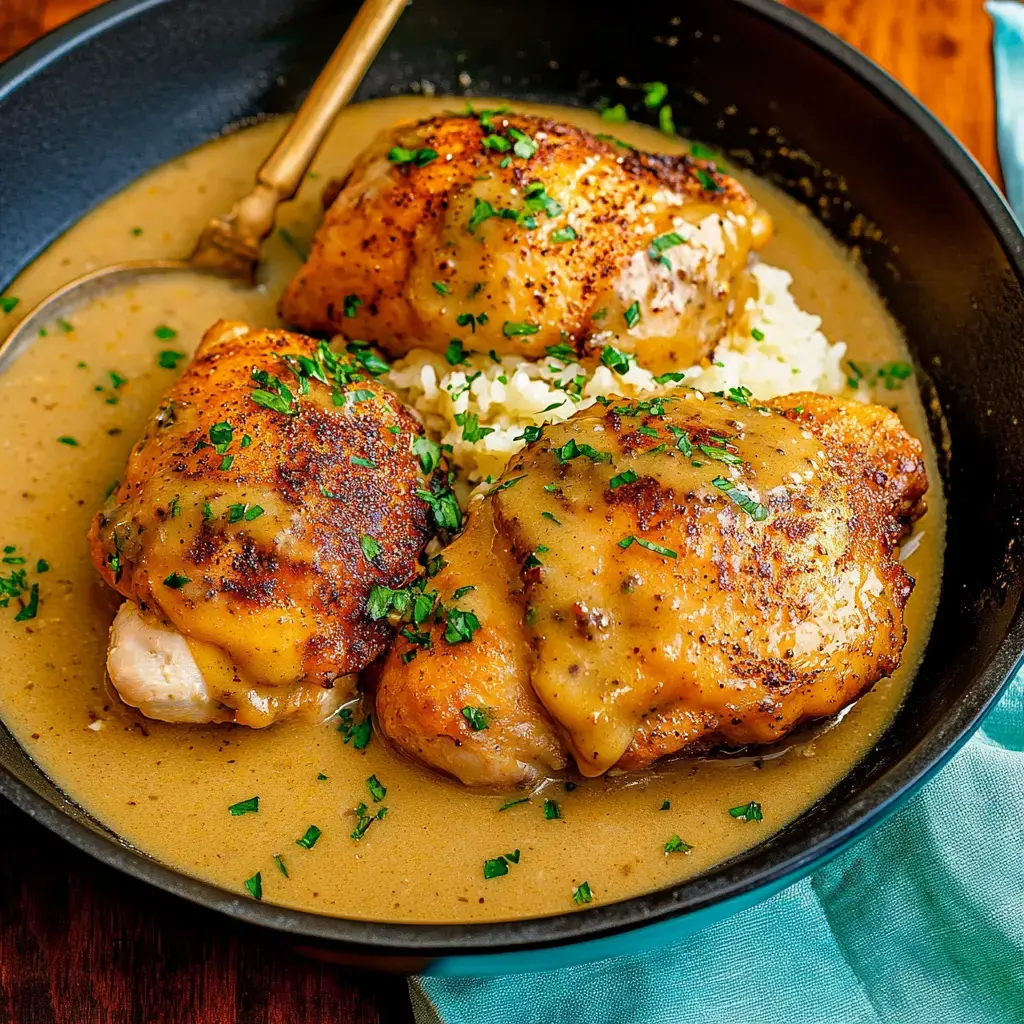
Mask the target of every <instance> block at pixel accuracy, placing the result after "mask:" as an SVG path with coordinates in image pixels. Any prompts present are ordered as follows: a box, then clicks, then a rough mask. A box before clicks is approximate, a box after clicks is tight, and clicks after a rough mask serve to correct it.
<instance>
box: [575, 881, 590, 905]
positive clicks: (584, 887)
mask: <svg viewBox="0 0 1024 1024" xmlns="http://www.w3.org/2000/svg"><path fill="white" fill-rule="evenodd" d="M572 901H573V903H578V904H583V903H592V902H593V901H594V894H593V892H591V890H590V883H589V882H580V884H579V885H578V886H576V888H575V889H573V891H572Z"/></svg>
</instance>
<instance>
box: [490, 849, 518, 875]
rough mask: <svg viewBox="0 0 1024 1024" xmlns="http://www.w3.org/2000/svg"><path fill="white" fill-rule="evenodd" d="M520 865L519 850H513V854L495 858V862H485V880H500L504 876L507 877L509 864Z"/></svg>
mask: <svg viewBox="0 0 1024 1024" xmlns="http://www.w3.org/2000/svg"><path fill="white" fill-rule="evenodd" d="M518 863H519V851H518V850H513V851H512V852H511V853H506V854H503V855H502V856H501V857H495V858H494V859H493V860H485V861H484V878H500V877H501V876H502V875H507V874H508V866H509V864H518Z"/></svg>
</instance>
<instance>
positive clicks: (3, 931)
mask: <svg viewBox="0 0 1024 1024" xmlns="http://www.w3.org/2000/svg"><path fill="white" fill-rule="evenodd" d="M789 2H790V4H791V6H793V7H795V8H796V9H797V10H800V11H802V12H803V13H804V14H807V15H810V16H811V17H812V18H815V19H817V20H818V21H820V22H821V23H822V24H823V25H825V26H826V27H827V28H829V29H831V30H832V31H834V32H837V33H838V34H839V35H841V36H843V37H844V38H846V39H848V40H849V41H850V42H851V43H853V45H854V46H857V47H859V48H860V49H861V50H863V51H864V52H866V53H867V54H868V55H869V56H871V57H873V58H874V59H875V60H877V61H878V62H879V63H880V64H882V65H883V66H884V67H885V68H887V69H888V70H889V71H891V72H892V73H893V74H895V75H896V77H897V78H899V79H900V80H901V81H902V82H903V83H904V84H905V85H907V86H908V87H909V88H910V89H911V90H912V91H913V92H914V93H915V94H916V95H917V96H919V97H920V98H921V100H922V101H923V102H924V103H925V104H926V105H927V106H929V107H931V109H932V110H933V111H935V113H936V114H938V116H939V117H940V118H942V120H943V121H945V123H946V124H947V125H948V126H949V127H950V129H952V131H953V132H954V133H955V134H956V135H957V136H958V137H959V138H960V139H961V140H962V141H963V142H964V143H965V144H966V145H967V146H968V148H969V149H970V150H971V151H972V152H973V153H974V155H975V156H976V157H977V158H978V160H979V161H980V162H981V163H982V164H983V165H984V167H985V168H986V169H987V170H988V171H989V173H991V174H993V175H995V176H998V164H997V159H996V144H995V124H994V121H995V104H994V99H993V92H992V61H991V53H990V46H991V26H990V24H989V21H988V18H987V16H986V15H985V13H984V11H983V9H982V0H789ZM96 4H97V0H0V59H2V58H4V57H6V56H8V55H9V54H10V53H12V52H13V51H14V50H16V49H18V48H19V47H21V46H24V45H26V44H27V43H29V42H30V41H31V40H32V39H34V38H35V37H36V36H38V35H40V34H42V33H43V32H45V31H47V30H49V29H51V28H53V27H55V26H56V25H58V24H60V23H61V22H62V21H65V20H67V19H68V18H70V17H72V16H74V15H75V14H78V13H80V12H81V11H84V10H86V9H88V8H89V7H94V6H96ZM0 836H3V838H4V843H3V849H4V856H3V862H2V870H0V1024H44V1022H45V1024H50V1022H53V1024H185V1022H190V1024H234V1022H238V1024H348V1022H358V1024H376V1022H379V1021H383V1022H387V1024H390V1022H397V1021H410V1020H411V1019H412V1018H411V1013H410V1011H409V1006H408V999H407V997H406V995H405V990H404V985H403V983H402V982H401V981H400V980H398V979H388V980H378V979H373V978H369V977H366V976H365V975H364V976H361V977H359V978H358V980H357V979H354V978H353V977H351V976H348V975H346V974H344V973H343V972H341V971H339V970H337V969H336V968H333V967H329V966H324V965H320V964H316V963H312V962H309V961H304V960H300V959H299V958H297V957H295V956H293V955H292V954H291V953H290V952H289V951H288V950H287V948H285V947H283V946H280V945H278V944H277V943H276V942H273V941H269V942H268V940H267V938H266V936H265V935H262V934H259V935H257V934H256V933H254V932H252V931H248V930H245V929H242V928H240V927H235V926H233V925H231V924H229V923H226V922H224V921H222V920H221V919H219V918H216V917H215V916H214V915H212V914H209V913H206V912H203V911H200V910H198V909H196V908H194V907H191V906H188V905H186V904H184V903H183V902H181V901H179V900H176V899H173V898H171V897H169V896H165V895H163V894H161V893H158V892H157V891H156V890H153V889H150V888H148V887H146V886H143V885H142V884H140V883H136V882H133V881H132V880H131V879H128V878H125V877H123V876H121V875H119V874H117V873H116V872H114V871H112V870H110V869H108V868H105V867H103V866H101V865H99V864H97V863H95V862H94V861H92V860H91V859H90V858H88V857H86V856H85V855H84V854H81V853H79V852H78V851H76V850H73V849H72V848H71V847H69V846H67V845H66V844H64V843H62V842H61V841H59V840H58V839H56V838H55V837H54V836H52V835H51V834H50V833H49V832H47V831H46V830H45V829H43V828H40V827H39V826H37V825H34V824H33V823H32V822H30V821H29V820H28V819H27V818H25V817H24V816H23V815H21V814H19V813H18V812H16V811H14V809H13V808H11V807H10V806H9V805H7V804H6V803H3V802H2V801H0ZM482 1024H483V1022H482Z"/></svg>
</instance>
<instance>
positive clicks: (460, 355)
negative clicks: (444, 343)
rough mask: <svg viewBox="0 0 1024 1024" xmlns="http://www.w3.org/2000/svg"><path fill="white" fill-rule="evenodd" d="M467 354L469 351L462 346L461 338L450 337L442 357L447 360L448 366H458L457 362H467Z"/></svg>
mask: <svg viewBox="0 0 1024 1024" xmlns="http://www.w3.org/2000/svg"><path fill="white" fill-rule="evenodd" d="M468 355H469V353H468V352H467V351H466V350H465V349H464V348H463V347H462V340H461V339H460V338H452V340H451V341H449V342H448V347H447V348H446V349H445V351H444V357H445V359H446V360H447V361H448V365H449V366H458V365H459V363H465V362H468V360H467V356H468Z"/></svg>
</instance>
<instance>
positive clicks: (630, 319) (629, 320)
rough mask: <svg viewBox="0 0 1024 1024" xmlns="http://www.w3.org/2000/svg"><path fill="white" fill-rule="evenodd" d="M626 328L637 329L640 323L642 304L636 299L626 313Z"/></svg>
mask: <svg viewBox="0 0 1024 1024" xmlns="http://www.w3.org/2000/svg"><path fill="white" fill-rule="evenodd" d="M625 319H626V326H627V327H628V328H633V327H636V325H637V324H638V323H640V303H639V302H638V301H636V300H635V299H634V300H633V302H631V303H630V305H629V306H628V308H627V309H626V312H625Z"/></svg>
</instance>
